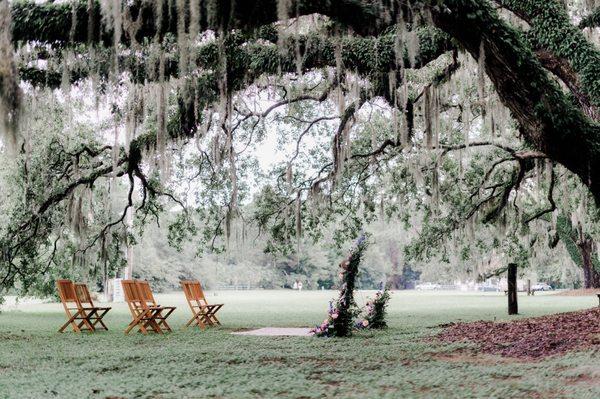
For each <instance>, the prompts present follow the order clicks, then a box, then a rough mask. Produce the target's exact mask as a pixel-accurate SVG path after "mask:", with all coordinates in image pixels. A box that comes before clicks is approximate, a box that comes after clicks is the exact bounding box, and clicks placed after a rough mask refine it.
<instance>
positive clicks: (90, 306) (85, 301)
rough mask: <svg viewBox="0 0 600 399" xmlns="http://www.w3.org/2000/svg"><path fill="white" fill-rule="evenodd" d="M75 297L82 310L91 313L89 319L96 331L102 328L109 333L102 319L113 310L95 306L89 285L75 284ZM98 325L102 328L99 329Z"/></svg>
mask: <svg viewBox="0 0 600 399" xmlns="http://www.w3.org/2000/svg"><path fill="white" fill-rule="evenodd" d="M75 295H76V296H77V300H78V301H79V303H80V304H81V306H82V309H83V310H84V311H86V312H89V313H88V318H87V319H88V321H90V322H91V323H92V327H94V330H97V329H98V328H100V329H102V330H105V331H108V327H106V324H104V321H102V318H103V317H104V316H105V315H106V314H107V313H108V311H109V310H110V309H112V308H110V307H99V306H96V305H94V302H93V301H92V296H91V295H90V291H89V290H88V286H87V284H83V283H75ZM97 324H100V326H99V327H98V326H97Z"/></svg>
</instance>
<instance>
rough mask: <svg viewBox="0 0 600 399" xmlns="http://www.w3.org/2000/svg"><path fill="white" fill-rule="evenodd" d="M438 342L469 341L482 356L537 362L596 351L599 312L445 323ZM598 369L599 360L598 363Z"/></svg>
mask: <svg viewBox="0 0 600 399" xmlns="http://www.w3.org/2000/svg"><path fill="white" fill-rule="evenodd" d="M444 327H446V328H445V329H444V330H443V331H442V332H441V333H440V334H439V335H438V338H439V339H440V340H441V341H445V342H462V341H470V342H474V343H476V344H477V346H478V349H479V350H480V351H482V352H484V353H491V354H496V355H501V356H507V357H513V358H523V359H537V358H543V357H547V356H551V355H556V354H561V353H565V352H568V351H572V350H575V349H580V350H581V349H592V350H596V351H600V308H594V309H588V310H581V311H577V312H568V313H560V314H555V315H548V316H541V317H534V318H527V319H520V320H515V321H508V322H500V323H496V322H493V321H476V322H471V323H449V324H447V325H445V326H444ZM598 363H599V365H598V367H599V368H600V360H598Z"/></svg>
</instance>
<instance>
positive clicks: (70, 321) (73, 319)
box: [58, 312, 81, 333]
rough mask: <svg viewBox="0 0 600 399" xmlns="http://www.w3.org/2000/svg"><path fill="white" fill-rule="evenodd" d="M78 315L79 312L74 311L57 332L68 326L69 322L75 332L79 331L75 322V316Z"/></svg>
mask: <svg viewBox="0 0 600 399" xmlns="http://www.w3.org/2000/svg"><path fill="white" fill-rule="evenodd" d="M78 315H79V312H77V313H75V314H74V315H73V316H71V317H70V318H69V320H67V322H66V323H65V324H63V325H62V326H61V327H60V328H59V329H58V332H60V333H61V332H64V331H65V328H67V327H68V326H69V324H71V326H72V327H73V330H74V331H75V332H81V330H80V329H79V328H78V327H77V323H75V318H76V317H77V316H78Z"/></svg>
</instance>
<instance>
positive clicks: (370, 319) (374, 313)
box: [355, 287, 390, 329]
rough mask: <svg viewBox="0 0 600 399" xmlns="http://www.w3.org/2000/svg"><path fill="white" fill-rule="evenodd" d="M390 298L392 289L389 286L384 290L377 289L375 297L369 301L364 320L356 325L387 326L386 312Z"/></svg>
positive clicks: (365, 326) (364, 326)
mask: <svg viewBox="0 0 600 399" xmlns="http://www.w3.org/2000/svg"><path fill="white" fill-rule="evenodd" d="M389 300H390V291H389V290H388V289H387V287H386V288H385V289H384V290H383V291H377V293H376V294H375V298H373V299H372V300H369V301H367V305H366V315H365V318H364V319H363V320H360V321H358V322H357V323H356V324H355V327H356V328H358V329H361V328H373V329H380V328H386V327H387V323H386V321H385V312H386V308H387V305H388V302H389Z"/></svg>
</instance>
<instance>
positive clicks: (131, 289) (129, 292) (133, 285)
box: [121, 280, 148, 317]
mask: <svg viewBox="0 0 600 399" xmlns="http://www.w3.org/2000/svg"><path fill="white" fill-rule="evenodd" d="M121 286H122V287H123V294H124V295H125V302H127V306H129V311H130V312H131V314H132V315H133V316H134V317H137V315H139V314H140V313H141V312H143V311H144V310H145V309H147V308H148V306H147V305H146V301H145V300H144V297H143V296H142V294H141V292H140V288H139V286H138V284H137V281H135V280H121Z"/></svg>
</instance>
